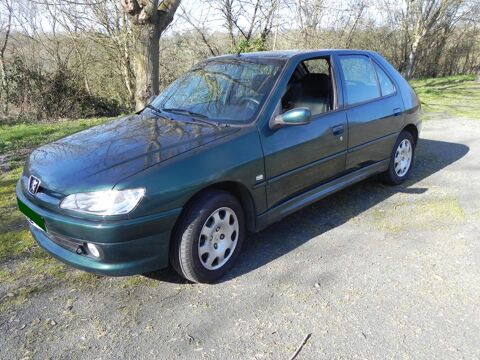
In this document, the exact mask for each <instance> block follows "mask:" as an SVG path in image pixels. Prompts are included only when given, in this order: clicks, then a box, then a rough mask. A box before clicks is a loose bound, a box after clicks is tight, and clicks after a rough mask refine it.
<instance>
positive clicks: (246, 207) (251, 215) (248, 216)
mask: <svg viewBox="0 0 480 360" xmlns="http://www.w3.org/2000/svg"><path fill="white" fill-rule="evenodd" d="M209 190H223V191H226V192H229V193H230V194H232V195H233V196H235V197H236V198H237V199H238V201H240V204H241V205H242V209H243V211H244V215H245V223H246V227H247V230H248V231H251V232H254V231H255V226H256V211H255V202H254V200H253V197H252V194H251V193H250V191H249V190H248V188H247V187H246V186H245V185H243V184H242V183H240V182H236V181H222V182H218V183H214V184H211V185H209V186H207V187H205V188H203V189H201V190H199V191H197V192H196V193H195V194H193V195H192V196H191V197H190V198H189V199H188V201H187V202H186V203H185V205H184V206H183V208H184V209H186V208H187V207H188V206H189V205H190V203H191V202H192V201H193V200H194V199H195V198H197V197H198V196H199V195H201V194H203V193H204V192H206V191H209ZM182 214H183V211H182ZM182 214H181V215H180V217H181V216H182ZM180 217H179V218H180ZM177 221H178V220H177Z"/></svg>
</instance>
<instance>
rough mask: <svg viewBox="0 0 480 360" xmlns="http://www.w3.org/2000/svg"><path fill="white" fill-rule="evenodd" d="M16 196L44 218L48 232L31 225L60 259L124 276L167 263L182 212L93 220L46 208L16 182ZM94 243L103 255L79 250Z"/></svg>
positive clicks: (80, 266)
mask: <svg viewBox="0 0 480 360" xmlns="http://www.w3.org/2000/svg"><path fill="white" fill-rule="evenodd" d="M16 192H17V198H18V200H19V201H20V202H22V203H23V204H24V205H25V206H27V207H28V208H29V209H30V210H32V211H33V212H34V213H36V214H37V215H39V216H40V217H42V218H43V220H44V221H45V227H46V229H47V231H46V232H45V231H43V230H41V229H39V228H37V227H35V226H33V225H30V231H31V233H32V235H33V237H34V238H35V240H36V241H37V243H38V244H39V245H40V246H41V247H42V248H44V249H45V250H46V251H47V252H48V253H50V254H51V255H53V256H54V257H55V258H57V259H58V260H60V261H62V262H64V263H66V264H68V265H71V266H73V267H75V268H78V269H81V270H85V271H88V272H92V273H96V274H101V275H109V276H125V275H134V274H142V273H146V272H149V271H154V270H158V269H161V268H164V267H167V266H168V252H169V243H170V233H171V230H172V228H173V226H174V224H175V222H176V220H177V218H178V216H179V214H180V212H181V209H174V210H170V211H168V212H164V213H160V214H155V215H151V216H146V217H141V218H135V219H125V220H115V221H92V220H84V219H80V218H74V217H71V216H65V215H63V214H58V213H54V212H52V211H51V210H46V209H44V208H42V207H40V206H38V205H36V204H34V203H33V202H32V201H30V200H29V199H28V198H27V197H26V196H25V195H24V194H23V191H22V189H21V186H20V183H19V184H17V189H16ZM87 242H89V243H93V244H95V245H97V246H98V247H99V248H100V249H101V256H100V258H94V257H92V256H90V255H88V254H85V253H82V254H78V253H76V251H75V249H76V248H78V246H85V244H86V243H87Z"/></svg>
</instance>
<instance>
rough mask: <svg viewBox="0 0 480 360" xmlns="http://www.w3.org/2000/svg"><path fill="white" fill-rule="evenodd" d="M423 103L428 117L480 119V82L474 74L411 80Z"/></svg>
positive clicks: (423, 108)
mask: <svg viewBox="0 0 480 360" xmlns="http://www.w3.org/2000/svg"><path fill="white" fill-rule="evenodd" d="M410 83H411V84H412V86H413V88H414V89H415V91H416V92H417V94H418V96H419V98H420V101H421V103H422V110H423V112H424V113H425V115H426V119H430V118H432V117H435V116H438V115H440V116H442V115H447V116H459V117H466V118H471V119H480V83H478V82H475V76H473V75H460V76H450V77H444V78H437V79H422V80H413V81H411V82H410Z"/></svg>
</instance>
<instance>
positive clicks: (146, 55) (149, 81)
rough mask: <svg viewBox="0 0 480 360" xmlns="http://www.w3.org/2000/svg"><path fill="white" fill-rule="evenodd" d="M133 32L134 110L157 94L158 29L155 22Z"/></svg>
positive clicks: (141, 107)
mask: <svg viewBox="0 0 480 360" xmlns="http://www.w3.org/2000/svg"><path fill="white" fill-rule="evenodd" d="M135 30H136V34H135V79H136V84H135V88H136V91H135V110H137V111H138V110H141V109H143V108H144V107H145V105H146V104H147V103H148V102H149V100H150V99H151V98H152V97H153V96H155V95H157V94H158V83H159V79H158V75H159V74H158V72H159V57H160V53H159V41H160V31H159V30H158V27H157V26H156V25H155V24H147V25H142V26H138V27H137V29H135Z"/></svg>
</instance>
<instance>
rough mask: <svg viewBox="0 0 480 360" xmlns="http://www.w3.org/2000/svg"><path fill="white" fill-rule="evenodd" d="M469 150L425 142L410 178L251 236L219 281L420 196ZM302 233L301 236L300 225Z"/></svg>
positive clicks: (173, 278) (164, 275) (336, 200)
mask: <svg viewBox="0 0 480 360" xmlns="http://www.w3.org/2000/svg"><path fill="white" fill-rule="evenodd" d="M468 151H469V147H468V146H466V145H463V144H457V143H451V142H445V141H436V140H429V139H420V140H419V143H418V147H417V151H416V158H415V163H414V168H413V170H412V174H411V177H410V178H409V179H408V180H407V181H406V182H405V183H403V184H401V185H398V186H387V185H384V184H382V183H381V182H379V181H378V179H377V178H376V177H372V178H370V179H367V180H365V181H362V182H360V183H358V184H355V185H353V186H351V187H349V188H347V189H344V190H342V191H339V192H337V193H335V194H333V195H330V196H328V197H326V198H324V199H322V200H320V201H318V202H316V203H315V204H313V205H310V206H308V207H306V208H304V209H302V210H300V211H298V212H296V213H294V214H292V215H290V216H288V217H286V218H284V219H283V220H281V221H279V222H277V223H275V224H273V225H271V226H269V227H268V228H267V229H265V230H263V231H261V232H259V233H257V234H250V235H249V236H248V237H247V239H246V241H245V243H244V246H243V249H242V253H241V254H240V257H239V259H238V262H237V264H236V265H235V266H234V267H233V268H232V269H231V270H230V271H229V273H227V275H226V276H224V277H223V278H222V279H221V280H220V282H224V281H228V280H231V279H233V278H236V277H238V276H241V275H243V274H246V273H248V272H250V271H253V270H255V269H258V268H260V267H262V266H265V265H266V264H268V263H269V262H271V261H273V260H275V259H276V258H278V257H281V256H283V255H284V254H286V253H288V252H290V251H292V250H294V249H295V248H297V247H299V246H301V245H302V244H304V243H305V242H307V241H309V240H310V239H312V238H314V237H316V236H318V235H321V234H323V233H325V232H327V231H329V230H331V229H333V228H336V227H338V226H340V225H342V224H344V223H345V222H347V221H348V220H349V219H351V218H353V217H355V216H357V215H359V214H361V213H362V212H364V211H365V210H367V209H369V208H371V207H372V206H375V205H376V204H378V203H380V202H382V201H384V200H385V199H387V198H389V197H390V196H392V195H394V194H396V193H398V192H403V193H408V194H417V195H421V194H423V193H425V192H426V191H427V190H428V188H424V187H417V186H416V184H417V183H418V182H420V181H421V180H423V179H425V178H426V177H428V176H430V175H432V174H435V173H436V172H438V171H440V170H442V169H444V168H445V167H447V166H448V165H450V164H452V163H454V162H455V161H457V160H459V159H461V158H462V157H463V156H465V155H466V154H467V153H468ZM299 224H301V226H302V229H301V231H299V229H298V225H299ZM146 276H148V277H150V278H154V279H157V280H160V281H167V282H175V283H185V282H186V281H185V280H183V279H182V278H180V276H178V275H176V274H175V272H174V271H173V270H172V269H166V270H163V271H159V272H155V273H151V274H148V275H146Z"/></svg>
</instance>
